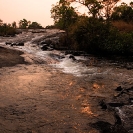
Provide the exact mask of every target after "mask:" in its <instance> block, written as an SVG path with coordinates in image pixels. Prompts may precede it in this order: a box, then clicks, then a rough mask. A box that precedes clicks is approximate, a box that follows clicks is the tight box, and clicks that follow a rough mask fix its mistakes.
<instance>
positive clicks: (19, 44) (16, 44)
mask: <svg viewBox="0 0 133 133" xmlns="http://www.w3.org/2000/svg"><path fill="white" fill-rule="evenodd" d="M10 45H11V46H24V43H23V42H13V43H11V44H10Z"/></svg>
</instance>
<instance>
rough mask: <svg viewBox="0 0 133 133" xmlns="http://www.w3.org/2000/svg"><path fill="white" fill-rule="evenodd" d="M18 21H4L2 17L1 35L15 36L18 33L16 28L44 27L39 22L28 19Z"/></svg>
mask: <svg viewBox="0 0 133 133" xmlns="http://www.w3.org/2000/svg"><path fill="white" fill-rule="evenodd" d="M18 25H19V26H18V27H17V23H16V22H15V21H14V22H12V23H11V24H10V23H9V24H7V23H4V22H3V21H2V20H1V19H0V36H14V35H15V34H16V29H17V28H20V29H28V28H29V29H42V28H43V27H42V26H41V25H40V24H39V23H37V22H30V21H28V20H26V19H22V20H20V21H19V23H18Z"/></svg>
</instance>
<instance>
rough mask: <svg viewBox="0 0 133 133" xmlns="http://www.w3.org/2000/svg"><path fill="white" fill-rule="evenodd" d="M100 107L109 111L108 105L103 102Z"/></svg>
mask: <svg viewBox="0 0 133 133" xmlns="http://www.w3.org/2000/svg"><path fill="white" fill-rule="evenodd" d="M99 105H100V106H101V109H107V105H106V103H105V102H104V101H103V100H102V101H100V102H99Z"/></svg>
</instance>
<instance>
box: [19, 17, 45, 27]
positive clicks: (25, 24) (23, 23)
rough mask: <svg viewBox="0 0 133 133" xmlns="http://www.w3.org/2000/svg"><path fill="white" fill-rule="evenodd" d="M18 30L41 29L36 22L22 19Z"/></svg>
mask: <svg viewBox="0 0 133 133" xmlns="http://www.w3.org/2000/svg"><path fill="white" fill-rule="evenodd" d="M19 28H20V29H27V28H29V29H42V28H43V27H42V26H41V25H40V24H39V23H37V22H31V21H28V20H26V19H22V20H20V21H19Z"/></svg>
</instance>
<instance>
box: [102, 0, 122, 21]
mask: <svg viewBox="0 0 133 133" xmlns="http://www.w3.org/2000/svg"><path fill="white" fill-rule="evenodd" d="M118 1H120V0H102V5H103V7H104V8H103V14H104V17H105V18H106V20H107V21H108V20H110V18H111V15H112V13H113V8H114V7H115V6H116V4H117V3H118Z"/></svg>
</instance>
